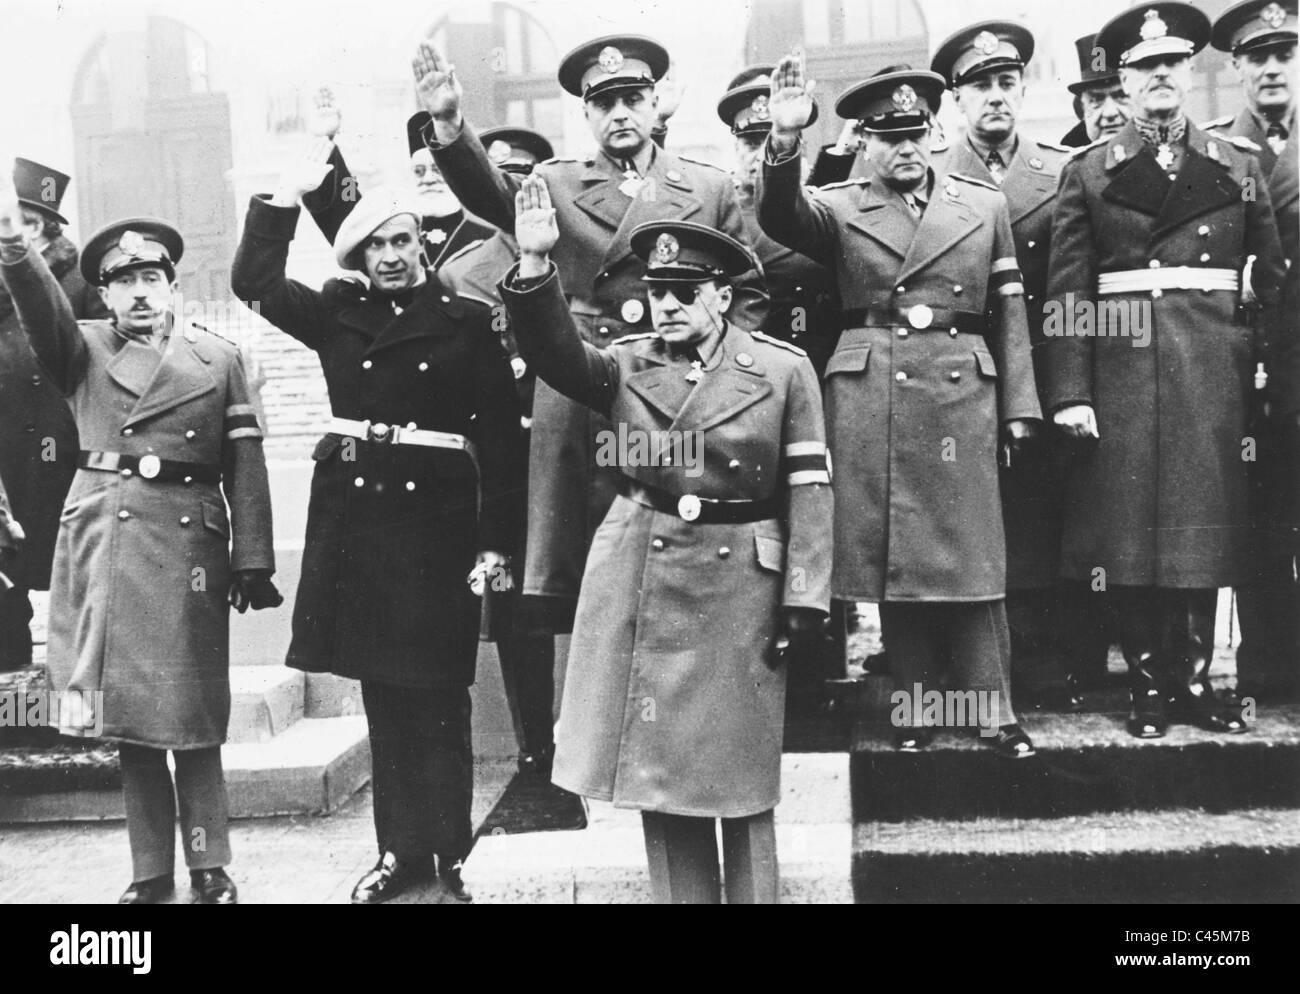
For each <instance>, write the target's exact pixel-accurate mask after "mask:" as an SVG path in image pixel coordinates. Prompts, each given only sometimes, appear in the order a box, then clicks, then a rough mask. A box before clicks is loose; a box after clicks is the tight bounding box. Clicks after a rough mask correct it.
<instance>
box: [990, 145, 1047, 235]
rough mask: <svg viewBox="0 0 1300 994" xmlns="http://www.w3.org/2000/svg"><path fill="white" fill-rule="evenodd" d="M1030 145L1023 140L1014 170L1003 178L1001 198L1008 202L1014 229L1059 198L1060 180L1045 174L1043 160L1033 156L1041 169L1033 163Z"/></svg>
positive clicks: (1012, 165) (1009, 171)
mask: <svg viewBox="0 0 1300 994" xmlns="http://www.w3.org/2000/svg"><path fill="white" fill-rule="evenodd" d="M1030 144H1031V143H1030V142H1028V141H1027V140H1025V139H1024V138H1021V139H1020V143H1019V145H1018V146H1017V148H1016V154H1015V155H1013V156H1012V157H1011V166H1010V168H1008V169H1007V174H1006V176H1004V177H1003V178H1002V187H1001V189H1002V194H1003V196H1005V197H1006V198H1007V210H1008V211H1009V212H1010V213H1011V223H1012V225H1014V224H1015V223H1016V222H1017V221H1019V220H1020V219H1021V218H1024V217H1027V216H1028V215H1030V214H1032V213H1033V212H1034V211H1036V210H1038V208H1040V207H1042V206H1044V205H1045V204H1049V203H1051V201H1052V198H1053V197H1055V196H1056V186H1057V177H1056V176H1055V175H1053V174H1052V173H1049V172H1046V171H1045V170H1044V168H1043V160H1042V158H1040V157H1037V156H1032V158H1034V161H1035V162H1037V163H1038V168H1035V167H1034V166H1033V165H1032V164H1031V163H1030V161H1029V160H1030V158H1031V154H1030V152H1029V147H1030Z"/></svg>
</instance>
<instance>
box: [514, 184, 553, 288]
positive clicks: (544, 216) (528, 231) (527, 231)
mask: <svg viewBox="0 0 1300 994" xmlns="http://www.w3.org/2000/svg"><path fill="white" fill-rule="evenodd" d="M559 240H560V228H559V225H557V224H556V223H555V209H554V208H553V207H552V206H551V193H550V191H549V190H548V189H547V188H546V180H544V179H542V178H541V177H540V176H538V175H537V174H535V173H534V174H533V175H530V176H526V177H524V181H523V182H522V183H521V184H520V185H519V192H518V193H516V194H515V241H516V242H518V243H519V255H520V260H519V267H520V268H519V275H521V276H524V277H532V276H541V275H542V274H543V273H545V272H546V271H547V266H548V262H547V256H549V255H550V253H551V250H552V249H553V248H555V243H556V242H558V241H559Z"/></svg>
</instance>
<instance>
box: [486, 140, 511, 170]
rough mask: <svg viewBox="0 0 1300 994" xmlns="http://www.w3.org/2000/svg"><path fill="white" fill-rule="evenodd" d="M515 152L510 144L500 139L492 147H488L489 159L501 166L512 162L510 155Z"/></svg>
mask: <svg viewBox="0 0 1300 994" xmlns="http://www.w3.org/2000/svg"><path fill="white" fill-rule="evenodd" d="M513 151H514V149H512V148H511V147H510V143H509V142H507V141H502V140H501V139H500V138H498V139H497V140H496V141H494V142H493V143H492V144H491V145H489V146H488V150H487V154H488V158H489V159H491V160H492V161H493V162H495V163H496V164H497V165H498V166H499V165H501V163H503V162H509V161H510V155H511V153H512V152H513Z"/></svg>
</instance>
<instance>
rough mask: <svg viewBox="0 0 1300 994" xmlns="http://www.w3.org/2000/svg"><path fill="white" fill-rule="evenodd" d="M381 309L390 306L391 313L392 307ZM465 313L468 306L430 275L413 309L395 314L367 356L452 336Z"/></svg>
mask: <svg viewBox="0 0 1300 994" xmlns="http://www.w3.org/2000/svg"><path fill="white" fill-rule="evenodd" d="M380 306H388V308H389V311H390V312H392V306H391V305H382V304H381V305H380ZM464 313H465V305H464V304H462V303H461V302H460V301H459V300H458V299H457V298H456V295H455V293H454V291H452V290H449V289H447V288H446V287H444V286H443V285H442V283H440V282H439V281H438V278H437V277H436V276H434V275H433V273H430V274H429V278H428V280H427V281H426V282H425V284H424V288H423V289H422V290H421V291H420V292H419V293H418V294H416V296H415V299H414V300H412V301H411V306H410V307H408V308H406V309H405V310H404V311H402V313H401V314H396V313H395V312H393V317H392V320H390V321H389V322H388V323H387V324H385V325H384V327H383V328H382V329H381V330H380V331H379V334H378V335H376V336H375V339H374V341H372V342H371V343H370V347H369V348H367V349H366V352H365V354H366V355H368V356H369V355H374V354H375V353H376V352H382V351H384V350H385V349H391V348H393V347H394V346H397V345H401V344H403V343H404V342H409V341H411V340H412V339H415V338H440V337H442V336H444V335H449V334H452V333H453V332H454V331H455V330H456V327H457V322H458V321H459V319H460V318H461V317H462V316H463V315H464Z"/></svg>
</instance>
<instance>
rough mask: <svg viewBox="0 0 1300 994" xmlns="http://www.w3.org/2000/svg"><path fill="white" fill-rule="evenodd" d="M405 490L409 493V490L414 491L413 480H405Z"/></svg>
mask: <svg viewBox="0 0 1300 994" xmlns="http://www.w3.org/2000/svg"><path fill="white" fill-rule="evenodd" d="M406 489H407V490H408V491H409V490H414V489H415V481H414V480H407V481H406Z"/></svg>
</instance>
